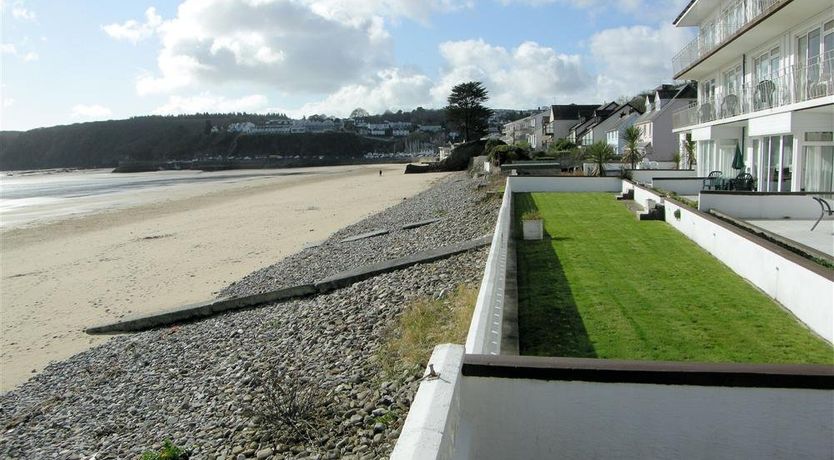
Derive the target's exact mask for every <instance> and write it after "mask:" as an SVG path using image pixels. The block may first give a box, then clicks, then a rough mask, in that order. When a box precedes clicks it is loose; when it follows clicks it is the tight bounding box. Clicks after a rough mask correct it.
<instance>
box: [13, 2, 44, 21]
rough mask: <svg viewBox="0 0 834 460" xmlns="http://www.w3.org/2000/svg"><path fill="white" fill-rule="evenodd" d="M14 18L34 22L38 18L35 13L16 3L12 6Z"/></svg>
mask: <svg viewBox="0 0 834 460" xmlns="http://www.w3.org/2000/svg"><path fill="white" fill-rule="evenodd" d="M12 17H14V18H15V19H17V20H18V21H34V20H35V19H37V17H38V16H37V15H36V14H35V12H34V11H32V10H28V9H26V8H24V7H23V5H22V4H20V3H16V4H15V5H14V6H12Z"/></svg>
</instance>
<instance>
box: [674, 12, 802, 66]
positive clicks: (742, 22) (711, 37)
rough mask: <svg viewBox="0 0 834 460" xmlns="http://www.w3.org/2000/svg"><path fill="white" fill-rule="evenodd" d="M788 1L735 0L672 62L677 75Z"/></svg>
mask: <svg viewBox="0 0 834 460" xmlns="http://www.w3.org/2000/svg"><path fill="white" fill-rule="evenodd" d="M786 1H787V0H736V1H735V2H731V3H730V4H729V5H728V6H727V7H726V8H724V9H723V10H722V12H721V14H720V15H719V17H718V19H717V20H716V21H715V22H714V23H710V24H709V25H707V26H705V27H704V28H703V29H701V30H700V31H699V33H698V36H697V37H695V38H694V39H693V40H692V41H691V42H689V43H688V44H687V45H686V46H684V48H683V49H682V50H681V51H680V52H679V53H678V54H677V55H676V56H675V57H674V58H672V71H673V72H674V73H675V74H676V75H677V74H678V73H680V72H681V71H683V70H685V69H687V68H689V66H691V65H692V64H694V63H696V62H698V61H699V60H701V59H702V58H703V57H704V56H706V55H707V54H709V53H710V52H711V51H712V50H714V49H716V48H718V47H719V46H721V45H723V44H724V43H726V42H727V41H728V40H729V39H730V38H732V37H733V35H734V34H735V33H736V32H738V31H739V30H741V29H742V28H744V27H745V26H747V24H750V23H751V22H753V21H755V20H756V19H758V18H759V17H760V16H763V15H765V14H767V13H768V12H770V11H771V10H772V9H773V8H775V7H776V6H777V5H779V4H781V3H784V2H786Z"/></svg>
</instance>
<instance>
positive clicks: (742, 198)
mask: <svg viewBox="0 0 834 460" xmlns="http://www.w3.org/2000/svg"><path fill="white" fill-rule="evenodd" d="M811 196H813V195H812V194H811V195H769V194H768V195H765V194H762V195H746V194H745V195H733V194H729V193H720V194H719V193H704V194H702V195H701V197H700V200H699V201H698V209H700V210H701V211H709V210H710V209H714V210H716V211H719V212H722V213H724V214H727V215H730V216H733V217H738V218H741V219H782V218H785V217H789V218H791V219H816V218H818V217H819V216H820V205H819V204H818V203H817V202H816V201H814V200H813V199H812V198H811Z"/></svg>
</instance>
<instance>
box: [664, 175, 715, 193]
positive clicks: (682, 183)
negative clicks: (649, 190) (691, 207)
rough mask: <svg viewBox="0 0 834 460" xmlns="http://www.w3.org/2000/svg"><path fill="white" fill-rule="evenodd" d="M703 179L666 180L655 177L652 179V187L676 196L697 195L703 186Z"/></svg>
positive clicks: (665, 178)
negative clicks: (673, 193)
mask: <svg viewBox="0 0 834 460" xmlns="http://www.w3.org/2000/svg"><path fill="white" fill-rule="evenodd" d="M704 179H705V178H703V177H692V178H668V177H655V178H654V179H652V186H653V187H655V188H659V189H661V190H666V191H667V192H675V193H677V194H678V195H697V194H699V193H701V189H702V188H703V186H704Z"/></svg>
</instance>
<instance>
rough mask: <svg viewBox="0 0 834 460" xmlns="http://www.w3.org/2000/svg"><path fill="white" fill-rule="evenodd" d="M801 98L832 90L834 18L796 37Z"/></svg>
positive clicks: (821, 94) (825, 94)
mask: <svg viewBox="0 0 834 460" xmlns="http://www.w3.org/2000/svg"><path fill="white" fill-rule="evenodd" d="M797 50H798V60H799V62H798V65H799V78H798V79H797V84H798V85H799V87H798V88H797V90H798V91H797V92H798V96H799V98H801V100H804V99H810V98H815V97H822V96H827V95H829V94H831V93H832V92H833V91H834V88H831V87H830V86H834V76H832V70H834V20H831V21H828V22H826V23H825V24H823V25H822V27H817V28H814V29H811V30H810V31H808V32H807V33H804V34H802V35H800V36H799V37H798V38H797Z"/></svg>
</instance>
